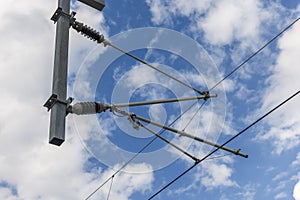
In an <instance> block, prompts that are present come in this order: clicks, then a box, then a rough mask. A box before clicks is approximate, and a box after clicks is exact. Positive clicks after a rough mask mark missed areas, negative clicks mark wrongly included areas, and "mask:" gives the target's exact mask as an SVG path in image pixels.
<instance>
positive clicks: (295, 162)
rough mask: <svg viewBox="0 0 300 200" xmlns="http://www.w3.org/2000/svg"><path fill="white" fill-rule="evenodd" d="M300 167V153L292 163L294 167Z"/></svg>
mask: <svg viewBox="0 0 300 200" xmlns="http://www.w3.org/2000/svg"><path fill="white" fill-rule="evenodd" d="M298 165H300V152H299V153H298V154H297V157H296V160H294V161H293V162H292V166H294V167H296V166H298Z"/></svg>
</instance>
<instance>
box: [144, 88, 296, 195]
mask: <svg viewBox="0 0 300 200" xmlns="http://www.w3.org/2000/svg"><path fill="white" fill-rule="evenodd" d="M299 93H300V90H299V91H297V92H296V93H294V94H293V95H291V96H290V97H289V98H287V99H286V100H284V101H283V102H281V103H280V104H278V105H277V106H275V107H274V108H273V109H271V110H270V111H269V112H267V113H266V114H264V115H263V116H261V117H260V118H258V119H257V120H256V121H254V122H253V123H251V124H250V125H248V126H247V127H246V128H244V129H243V130H242V131H240V132H239V133H237V134H236V135H234V136H233V137H231V138H230V139H229V140H227V141H226V142H224V143H223V144H222V145H221V146H220V147H218V148H216V149H215V150H213V151H211V152H210V153H208V154H207V155H206V156H205V157H203V158H202V159H200V160H198V161H196V162H195V163H194V165H192V166H191V167H190V168H188V169H186V170H185V171H184V172H183V173H181V174H180V175H179V176H177V177H176V178H175V179H173V180H172V181H170V182H169V183H168V184H166V185H165V186H164V187H163V188H161V189H160V190H159V191H157V192H156V193H155V194H153V195H152V196H151V197H150V198H149V199H148V200H150V199H153V198H154V197H155V196H157V195H158V194H160V193H161V192H162V191H164V190H165V189H166V188H168V187H169V186H170V185H172V184H173V183H174V182H176V181H177V180H178V179H180V178H181V177H182V176H184V175H185V174H186V173H188V172H189V171H190V170H192V169H193V168H194V167H196V166H197V165H198V164H200V163H201V162H203V161H204V160H206V159H207V158H208V157H209V156H211V155H212V154H214V153H215V152H217V151H218V150H219V149H221V147H224V146H225V145H226V144H228V143H230V142H231V141H232V140H234V139H235V138H237V137H238V136H240V135H242V134H243V133H244V132H245V131H247V130H248V129H249V128H251V127H252V126H254V125H255V124H257V123H258V122H259V121H261V120H262V119H264V118H265V117H267V116H268V115H269V114H271V113H272V112H274V111H275V110H277V109H278V108H280V107H281V106H282V105H284V104H285V103H287V102H288V101H290V100H291V99H293V98H294V97H295V96H297V95H298V94H299Z"/></svg>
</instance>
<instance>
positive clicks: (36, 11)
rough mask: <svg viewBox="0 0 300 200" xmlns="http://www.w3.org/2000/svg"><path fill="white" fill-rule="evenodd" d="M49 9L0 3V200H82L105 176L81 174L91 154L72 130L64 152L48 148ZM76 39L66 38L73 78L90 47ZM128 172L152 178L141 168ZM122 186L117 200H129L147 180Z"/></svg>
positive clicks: (95, 17)
mask: <svg viewBox="0 0 300 200" xmlns="http://www.w3.org/2000/svg"><path fill="white" fill-rule="evenodd" d="M78 6H79V7H77V9H78V10H79V11H80V12H79V13H78V18H81V19H84V18H85V17H86V18H87V19H86V20H87V21H85V22H87V23H88V24H90V25H91V26H93V25H97V26H96V27H95V28H99V24H100V26H101V24H102V23H104V20H103V16H102V14H96V13H95V11H92V10H90V9H88V8H84V7H82V5H79V4H78ZM55 9H56V1H38V0H30V1H26V2H25V1H24V2H23V1H22V2H21V1H20V2H16V1H9V0H8V1H5V2H2V3H1V7H0V11H1V12H0V16H1V18H2V24H1V27H0V34H1V38H0V42H1V46H0V70H1V73H0V84H1V99H0V109H1V112H0V136H1V140H0V152H2V153H1V154H0V199H82V198H84V197H85V196H86V195H87V194H88V193H89V191H90V190H91V189H94V188H95V187H96V186H98V184H99V181H97V180H99V179H98V178H99V177H101V174H102V173H105V172H103V170H102V169H101V168H100V167H96V169H94V170H93V171H92V172H86V171H85V169H84V166H85V163H86V161H87V159H88V157H89V154H87V152H86V150H85V149H84V147H83V146H82V144H81V142H80V141H79V138H78V136H77V135H76V134H74V130H73V129H70V128H69V127H68V130H67V133H66V139H67V140H66V141H65V142H64V143H63V145H62V146H60V147H56V146H53V145H50V144H48V143H47V140H48V128H49V124H48V122H49V113H47V112H46V110H45V109H44V108H43V107H42V105H43V103H44V101H45V100H47V98H48V97H49V96H50V93H51V79H52V73H51V72H52V67H53V66H52V65H53V57H54V56H53V52H54V36H55V25H53V22H51V21H50V20H49V18H50V17H51V16H52V14H53V12H54V11H55ZM83 21H84V20H83ZM101 27H102V26H101ZM102 30H104V32H105V30H106V29H105V27H104V28H102ZM70 31H72V30H70ZM75 34H77V33H75ZM75 34H73V33H71V38H70V43H71V45H70V46H71V48H70V58H71V59H70V60H71V62H70V63H71V64H70V65H69V66H70V71H71V72H72V71H76V66H75V67H73V66H74V65H73V64H74V63H76V62H74V61H78V60H79V57H78V55H79V54H81V53H82V52H83V51H86V50H88V49H89V48H92V47H93V45H92V43H91V42H90V43H89V42H88V40H87V39H86V38H83V37H82V36H81V35H78V38H76V37H77V36H74V35H75ZM79 37H80V38H81V39H79ZM86 42H87V44H86ZM85 44H86V45H85ZM77 64H78V63H76V65H77ZM68 117H69V116H68ZM104 128H105V127H104ZM86 130H89V129H88V128H87V127H86ZM130 167H132V168H134V167H136V168H142V169H149V170H150V166H146V165H143V164H140V165H132V166H130ZM135 171H137V169H135ZM106 173H108V171H107V172H106ZM106 175H107V174H106ZM116 178H118V177H116ZM120 179H121V180H122V183H124V184H122V185H118V187H120V188H121V187H123V189H124V190H123V189H122V188H121V189H119V190H117V191H118V192H117V193H116V194H118V196H120V197H122V199H128V198H129V196H130V195H131V194H132V193H133V192H136V191H144V190H145V188H146V189H148V188H150V186H151V182H152V180H153V177H152V174H151V173H149V174H145V175H141V176H136V177H135V176H134V177H133V175H126V176H125V175H123V174H122V175H120ZM144 179H145V180H144ZM129 181H130V182H131V184H129V185H128V184H125V183H128V182H129ZM2 183H6V184H7V185H9V187H7V186H6V185H3V184H2ZM127 186H128V187H127ZM118 187H116V188H118ZM123 191H124V193H123Z"/></svg>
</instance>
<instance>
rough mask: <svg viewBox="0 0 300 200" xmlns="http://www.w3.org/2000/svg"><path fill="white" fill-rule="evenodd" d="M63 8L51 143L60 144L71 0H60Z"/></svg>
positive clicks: (59, 20)
mask: <svg viewBox="0 0 300 200" xmlns="http://www.w3.org/2000/svg"><path fill="white" fill-rule="evenodd" d="M58 7H59V8H61V9H62V14H60V15H59V17H58V19H57V22H56V23H57V24H56V41H55V55H54V70H53V84H52V94H55V95H57V99H58V101H57V102H56V103H55V104H54V105H53V107H52V108H51V116H50V135H49V143H50V144H54V145H57V146H60V145H61V144H62V143H63V142H64V141H65V118H66V109H67V105H66V104H65V103H64V102H63V101H66V96H67V77H68V48H69V28H70V17H69V16H68V15H69V13H70V0H58Z"/></svg>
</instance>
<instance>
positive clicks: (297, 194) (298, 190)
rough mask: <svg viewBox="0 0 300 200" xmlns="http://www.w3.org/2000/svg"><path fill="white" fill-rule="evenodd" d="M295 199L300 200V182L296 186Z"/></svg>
mask: <svg viewBox="0 0 300 200" xmlns="http://www.w3.org/2000/svg"><path fill="white" fill-rule="evenodd" d="M293 197H294V198H295V200H300V181H298V182H297V183H296V184H295V186H294V190H293Z"/></svg>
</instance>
